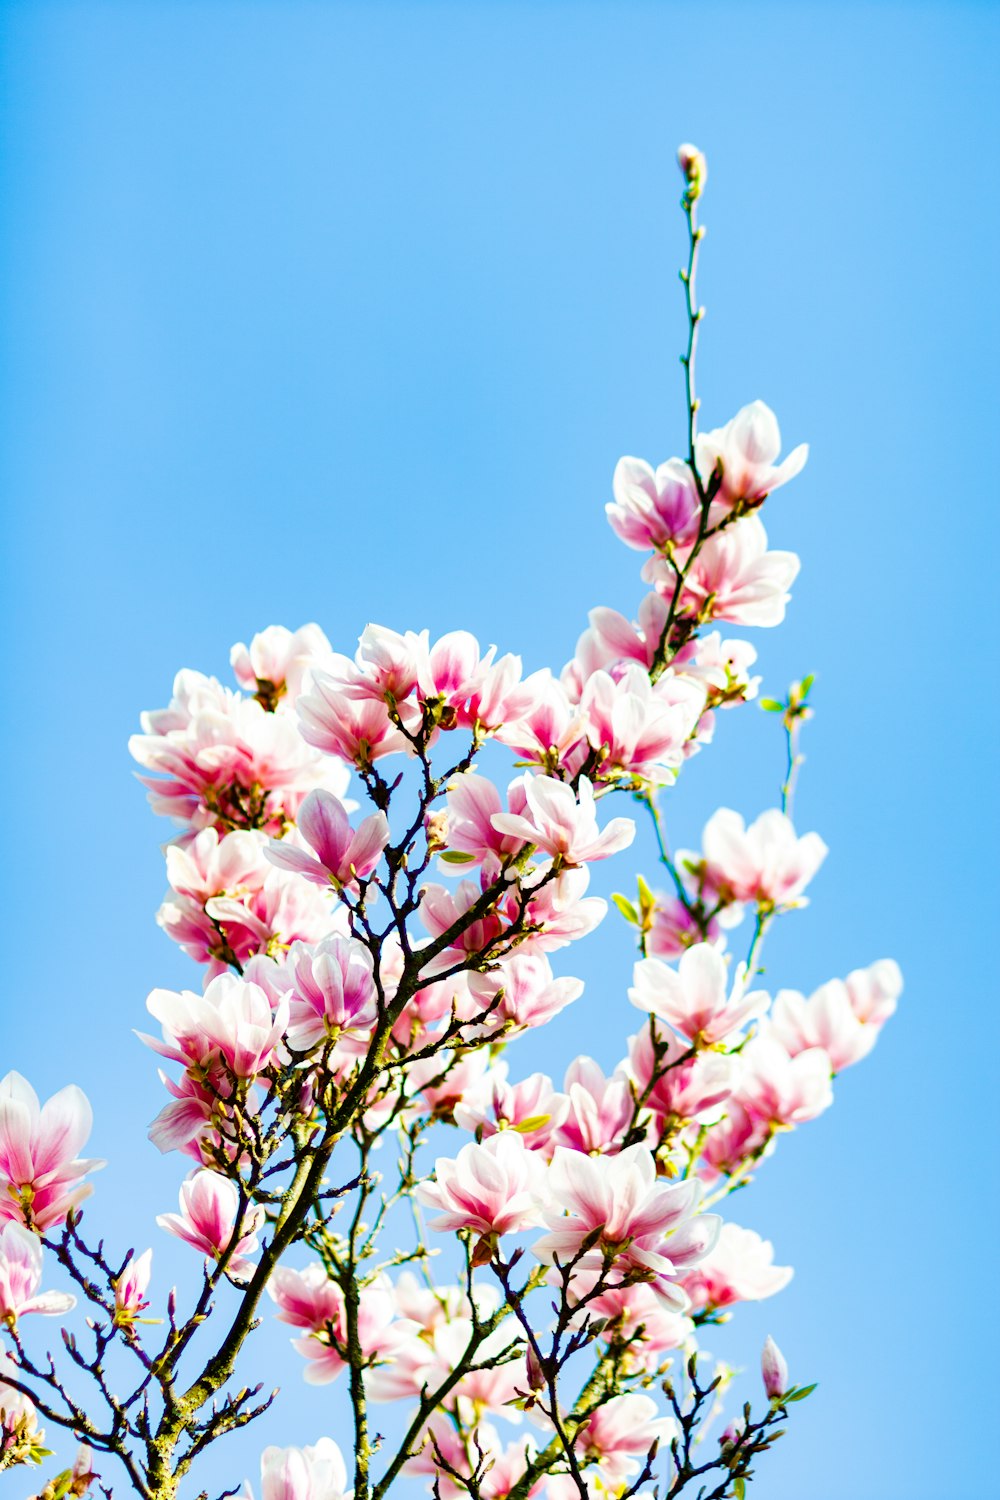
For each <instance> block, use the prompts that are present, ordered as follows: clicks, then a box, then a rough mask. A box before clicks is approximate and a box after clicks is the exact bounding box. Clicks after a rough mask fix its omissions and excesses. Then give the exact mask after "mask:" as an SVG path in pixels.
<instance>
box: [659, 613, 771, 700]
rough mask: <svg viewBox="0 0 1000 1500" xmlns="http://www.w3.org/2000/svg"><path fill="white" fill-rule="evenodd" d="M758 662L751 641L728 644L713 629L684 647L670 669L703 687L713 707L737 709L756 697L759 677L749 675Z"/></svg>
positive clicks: (732, 641)
mask: <svg viewBox="0 0 1000 1500" xmlns="http://www.w3.org/2000/svg"><path fill="white" fill-rule="evenodd" d="M756 660H757V653H756V651H755V650H754V648H753V647H752V646H751V644H750V642H749V641H737V640H728V641H726V640H723V639H722V635H721V634H720V632H719V631H718V630H712V631H710V632H709V633H708V635H701V636H696V637H695V639H694V640H692V641H689V642H688V644H687V645H686V646H682V647H681V649H680V651H678V653H677V655H676V656H675V657H674V659H673V661H672V663H671V667H672V669H673V671H675V672H677V673H678V674H679V675H681V676H683V677H691V678H694V680H695V681H696V682H701V683H703V684H704V686H705V689H706V692H707V694H708V705H709V707H710V708H735V707H736V705H737V704H738V703H747V702H749V701H750V700H751V699H753V698H756V696H757V689H758V688H759V686H760V678H759V677H751V676H750V668H751V667H752V666H753V664H754V662H755V661H756Z"/></svg>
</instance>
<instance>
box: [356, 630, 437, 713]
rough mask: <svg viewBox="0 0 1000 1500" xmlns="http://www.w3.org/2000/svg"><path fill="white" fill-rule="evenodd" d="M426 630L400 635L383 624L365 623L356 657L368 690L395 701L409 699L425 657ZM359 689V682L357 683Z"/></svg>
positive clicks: (410, 631) (426, 645)
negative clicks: (368, 687) (368, 685)
mask: <svg viewBox="0 0 1000 1500" xmlns="http://www.w3.org/2000/svg"><path fill="white" fill-rule="evenodd" d="M427 649H428V644H427V631H426V630H422V631H421V632H420V633H419V635H418V634H416V633H415V632H414V631H412V630H408V631H406V633H405V634H404V635H400V634H399V632H398V631H396V630H390V629H389V628H388V626H386V625H366V626H365V628H364V630H363V632H362V634H361V638H360V640H359V641H358V649H357V653H356V656H355V660H356V662H357V664H358V667H359V669H360V671H361V672H362V673H363V674H364V678H365V682H366V684H370V689H369V690H370V691H371V692H372V693H373V694H377V695H378V697H380V698H384V699H386V700H389V699H390V698H391V699H392V701H393V702H394V703H396V704H399V703H402V702H403V701H404V700H405V699H407V698H409V697H410V695H411V693H412V692H413V690H414V688H415V687H416V685H417V681H418V678H419V676H420V673H421V670H422V668H423V667H424V664H425V662H426V659H427ZM359 691H360V685H359Z"/></svg>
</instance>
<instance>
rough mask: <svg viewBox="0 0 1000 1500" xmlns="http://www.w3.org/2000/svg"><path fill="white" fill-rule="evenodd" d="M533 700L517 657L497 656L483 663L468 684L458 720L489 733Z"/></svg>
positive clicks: (519, 712)
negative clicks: (497, 659)
mask: <svg viewBox="0 0 1000 1500" xmlns="http://www.w3.org/2000/svg"><path fill="white" fill-rule="evenodd" d="M533 700H534V688H533V686H532V685H531V684H529V683H526V682H522V681H521V658H520V657H519V656H510V655H507V656H501V658H500V660H499V661H496V662H490V663H489V664H487V665H485V666H484V668H483V670H482V672H480V673H479V674H478V676H477V678H476V680H475V682H474V684H473V685H472V686H471V689H470V692H469V695H468V702H467V704H466V706H465V707H464V708H462V709H460V711H459V715H458V721H459V723H460V724H463V725H466V726H467V727H469V728H473V727H477V728H478V729H480V730H486V731H488V732H490V733H492V732H493V731H495V730H497V729H500V728H502V727H503V725H504V724H506V723H507V722H508V721H509V720H510V719H516V718H518V717H519V715H520V714H522V713H524V712H525V710H526V709H529V708H530V707H531V704H532V702H533Z"/></svg>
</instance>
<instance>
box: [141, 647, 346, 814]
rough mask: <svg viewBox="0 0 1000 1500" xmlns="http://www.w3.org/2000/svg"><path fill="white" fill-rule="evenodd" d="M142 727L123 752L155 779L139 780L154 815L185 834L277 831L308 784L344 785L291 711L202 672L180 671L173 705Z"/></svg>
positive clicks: (339, 770) (341, 772) (146, 717)
mask: <svg viewBox="0 0 1000 1500" xmlns="http://www.w3.org/2000/svg"><path fill="white" fill-rule="evenodd" d="M142 726H143V730H144V733H143V734H141V735H133V736H132V738H131V740H130V741H129V750H130V752H131V754H132V755H133V756H134V758H135V759H136V760H137V761H138V762H139V763H140V765H142V766H144V767H145V768H146V769H147V770H148V771H152V772H153V773H154V775H153V776H151V777H150V776H144V777H141V778H140V780H141V781H142V782H143V783H144V785H145V786H147V787H148V788H149V790H150V802H151V804H152V806H153V809H154V811H155V812H159V813H164V814H166V815H167V816H168V817H172V818H176V819H178V820H179V821H180V822H183V823H187V824H189V825H190V826H189V831H188V834H187V837H190V835H191V833H192V832H196V831H197V830H198V829H200V828H209V827H214V828H217V829H218V830H219V831H220V832H227V831H228V830H229V829H233V828H237V829H248V828H262V829H264V830H265V831H270V832H275V833H277V832H279V831H280V829H281V827H282V826H283V824H284V822H285V820H286V819H288V818H290V819H293V820H294V817H295V813H296V812H297V810H298V807H299V805H300V803H301V801H302V798H303V797H304V796H305V794H306V793H307V792H308V791H310V790H311V789H312V788H313V787H314V786H316V785H318V784H320V783H322V784H324V785H329V786H330V789H331V790H333V791H343V790H344V789H345V788H346V784H347V772H346V770H345V768H344V767H342V766H340V765H334V764H331V763H329V762H324V761H323V760H322V759H321V757H320V756H319V755H317V754H316V752H315V751H314V750H312V749H310V747H309V745H308V744H307V743H306V742H305V740H304V739H303V738H302V736H301V735H300V734H299V732H298V730H297V728H296V725H295V720H294V717H293V716H292V715H291V714H290V713H287V712H280V711H279V712H276V713H271V712H269V711H268V710H267V709H265V708H264V707H263V706H262V704H261V703H260V702H258V701H257V700H256V699H254V698H244V697H242V696H241V695H240V694H239V693H232V692H229V691H227V690H226V689H225V688H223V687H222V685H221V684H220V683H219V682H217V681H216V680H215V679H214V678H211V677H205V676H203V675H202V674H201V673H200V672H181V673H179V674H178V676H177V678H176V680H175V682H174V698H173V701H172V702H171V703H170V705H169V706H168V707H167V708H165V709H158V710H155V711H154V712H152V713H146V714H143V716H142Z"/></svg>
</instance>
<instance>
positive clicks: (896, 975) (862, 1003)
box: [844, 958, 903, 1027]
mask: <svg viewBox="0 0 1000 1500" xmlns="http://www.w3.org/2000/svg"><path fill="white" fill-rule="evenodd" d="M844 983H845V985H846V986H847V995H848V999H849V1000H850V1002H851V1009H852V1010H853V1011H854V1014H855V1015H856V1016H857V1018H858V1020H859V1021H863V1022H864V1023H865V1024H866V1025H868V1026H875V1027H879V1026H884V1025H885V1023H886V1021H888V1019H889V1017H890V1016H891V1015H893V1014H894V1013H895V1010H896V1002H897V1001H898V999H899V997H900V995H901V994H902V990H903V976H902V974H901V973H900V972H899V965H898V964H897V963H896V962H895V961H894V960H893V959H891V958H880V959H879V960H878V961H877V962H876V963H873V964H871V965H869V967H868V968H867V969H854V970H852V972H851V973H850V974H848V976H847V978H846V979H845V980H844Z"/></svg>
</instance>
